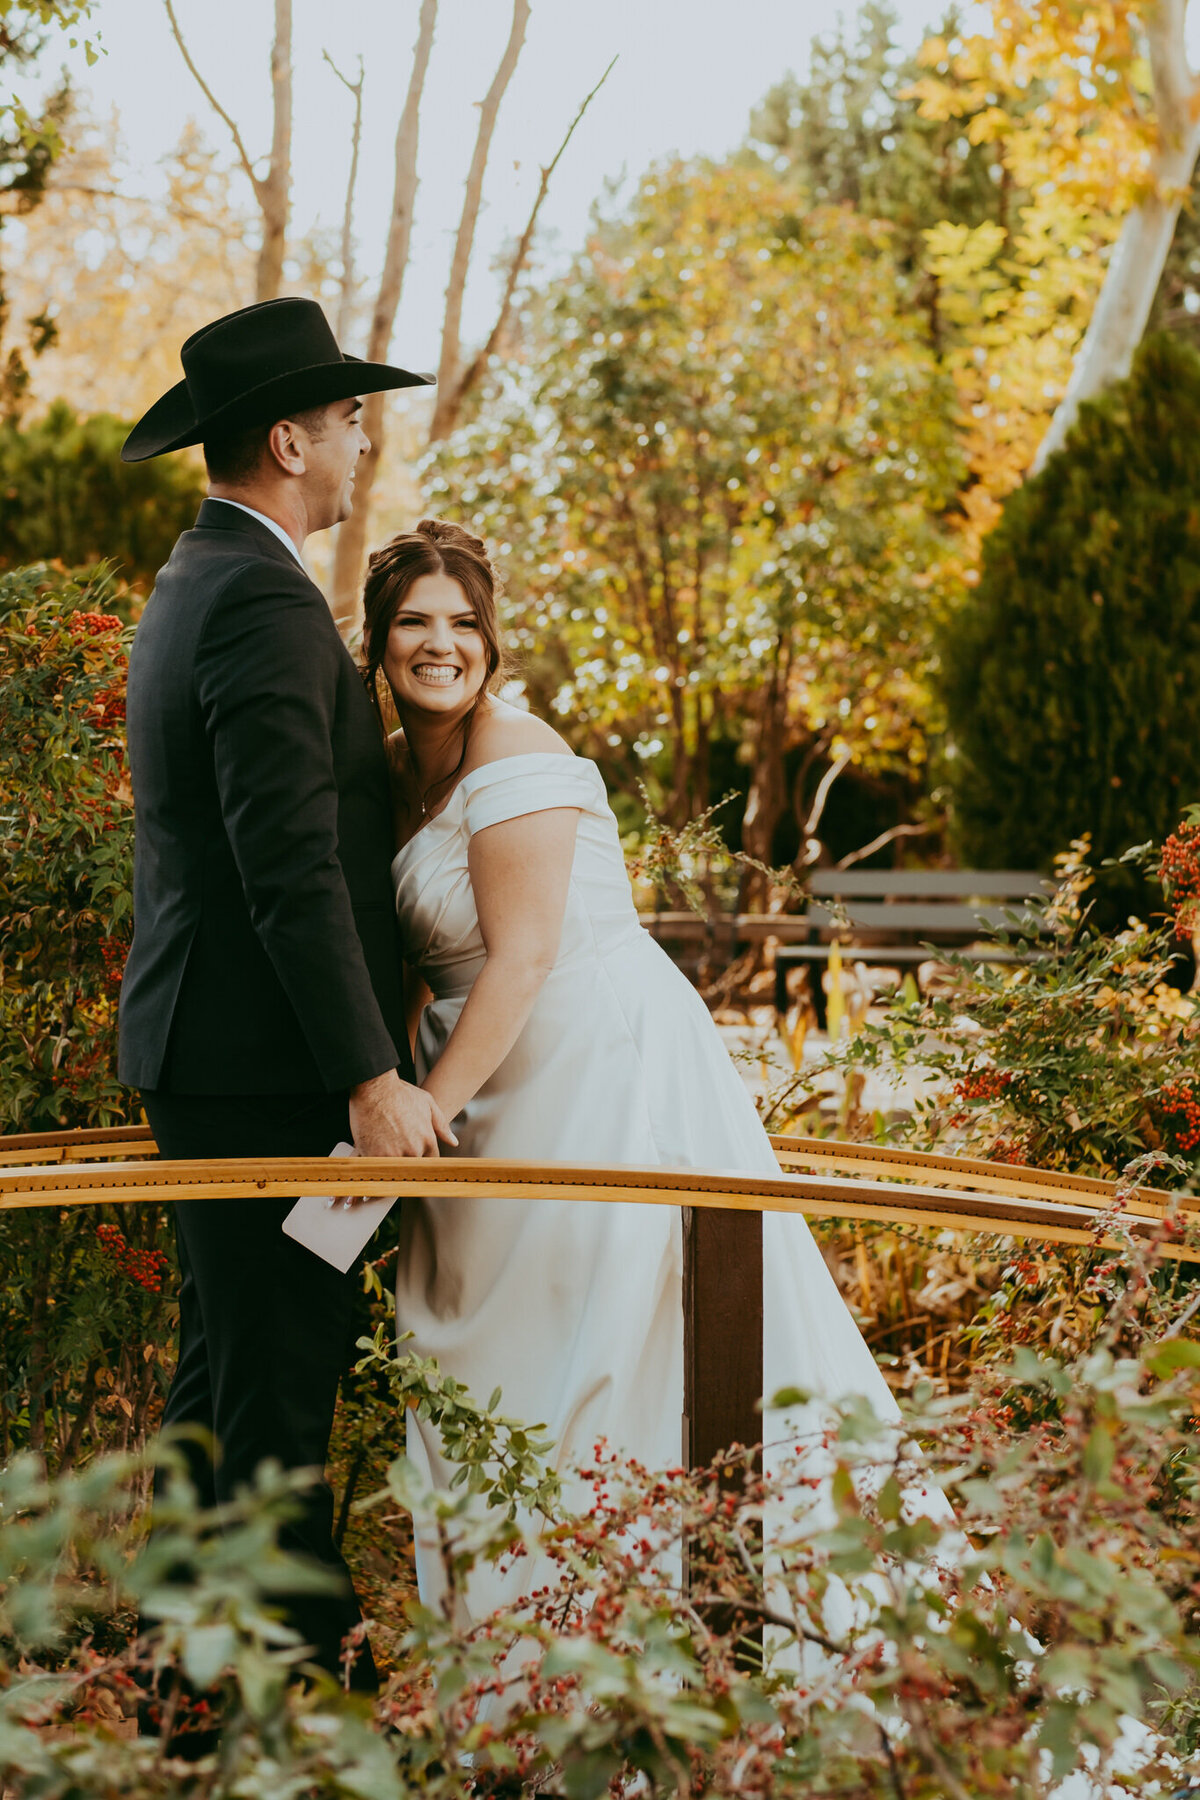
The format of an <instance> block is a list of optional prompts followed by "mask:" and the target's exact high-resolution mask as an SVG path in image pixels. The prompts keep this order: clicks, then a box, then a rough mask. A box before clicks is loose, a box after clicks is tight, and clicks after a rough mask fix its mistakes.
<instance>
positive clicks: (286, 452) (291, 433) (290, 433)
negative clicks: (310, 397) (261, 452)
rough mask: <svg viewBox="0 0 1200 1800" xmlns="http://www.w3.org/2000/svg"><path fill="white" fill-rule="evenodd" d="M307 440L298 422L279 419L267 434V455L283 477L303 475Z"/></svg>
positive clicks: (305, 464) (306, 464)
mask: <svg viewBox="0 0 1200 1800" xmlns="http://www.w3.org/2000/svg"><path fill="white" fill-rule="evenodd" d="M307 449H308V440H307V438H306V437H305V434H304V432H303V430H302V429H301V427H300V425H299V423H298V421H296V420H295V419H280V420H279V421H278V423H277V424H275V425H272V427H271V429H270V431H268V433H267V455H268V456H269V457H270V458H271V460H272V462H274V463H275V465H276V466H277V467H278V468H279V469H281V470H282V471H283V473H284V474H285V475H303V474H304V473H305V471H306V469H307V467H308V463H307V458H306V452H307Z"/></svg>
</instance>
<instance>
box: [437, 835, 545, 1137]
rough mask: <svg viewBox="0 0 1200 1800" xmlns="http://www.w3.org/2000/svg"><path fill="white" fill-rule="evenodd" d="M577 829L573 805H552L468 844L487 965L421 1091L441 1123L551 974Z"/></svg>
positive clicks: (518, 1026) (505, 1048)
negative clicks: (436, 1109) (437, 1108)
mask: <svg viewBox="0 0 1200 1800" xmlns="http://www.w3.org/2000/svg"><path fill="white" fill-rule="evenodd" d="M578 824H579V809H578V808H577V807H555V808H553V809H552V810H551V811H547V812H536V813H525V814H523V815H522V816H521V817H520V818H518V819H506V820H505V821H504V823H503V824H500V825H489V826H487V827H486V828H485V829H484V830H482V831H477V832H476V833H475V835H474V836H473V837H472V839H471V846H470V851H469V868H470V873H471V886H472V888H473V889H474V893H475V907H476V911H477V912H478V914H479V929H480V932H481V934H482V937H483V942H484V947H485V949H486V950H487V961H486V963H485V964H484V966H483V968H482V969H481V970H480V972H479V974H478V975H477V976H476V978H475V985H474V986H473V987H472V989H471V992H470V994H469V995H468V997H467V1003H466V1005H465V1006H464V1007H463V1009H462V1012H461V1014H460V1015H459V1019H458V1023H457V1024H456V1025H455V1027H454V1030H453V1031H452V1032H451V1033H450V1037H449V1040H448V1042H447V1044H446V1048H445V1049H444V1050H443V1052H442V1054H441V1056H440V1057H439V1058H438V1060H437V1063H436V1065H435V1067H434V1068H432V1069H431V1070H430V1072H429V1074H428V1075H427V1076H426V1078H425V1080H424V1081H423V1082H422V1083H421V1085H422V1087H423V1088H424V1089H425V1090H426V1092H427V1093H429V1094H432V1096H433V1098H434V1099H435V1100H436V1101H437V1103H438V1105H439V1106H440V1107H441V1108H442V1109H443V1111H444V1112H445V1114H446V1117H447V1118H448V1119H452V1118H453V1117H454V1116H455V1114H456V1113H459V1112H461V1111H462V1109H463V1107H464V1106H465V1105H466V1103H467V1101H468V1100H470V1099H471V1097H472V1095H474V1094H476V1093H478V1091H479V1089H480V1088H481V1087H482V1086H483V1084H484V1082H485V1081H486V1080H487V1079H488V1077H489V1075H491V1074H492V1073H493V1072H494V1071H495V1070H496V1069H497V1068H499V1066H500V1064H501V1063H502V1062H503V1061H504V1058H505V1057H506V1056H507V1055H508V1053H509V1051H510V1050H511V1049H512V1047H513V1045H514V1044H515V1043H516V1041H517V1039H518V1037H519V1036H520V1035H521V1032H522V1030H523V1029H524V1026H525V1021H526V1020H527V1019H528V1017H529V1014H530V1012H531V1011H532V1010H533V1003H534V1001H535V1000H536V999H537V997H538V993H539V992H540V990H541V987H542V984H543V983H544V981H545V979H546V977H547V975H549V973H550V971H551V969H552V968H553V967H554V962H555V958H556V957H557V955H558V946H559V941H560V939H561V937H562V926H563V916H564V914H565V913H566V910H567V890H568V887H569V885H570V880H571V864H572V862H573V861H574V858H575V832H576V829H577V827H578Z"/></svg>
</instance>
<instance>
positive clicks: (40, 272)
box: [11, 114, 334, 420]
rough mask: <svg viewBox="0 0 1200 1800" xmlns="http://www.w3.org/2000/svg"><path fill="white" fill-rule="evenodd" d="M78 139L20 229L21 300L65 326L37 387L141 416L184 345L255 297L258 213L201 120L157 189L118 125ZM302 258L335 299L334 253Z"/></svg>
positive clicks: (43, 398)
mask: <svg viewBox="0 0 1200 1800" xmlns="http://www.w3.org/2000/svg"><path fill="white" fill-rule="evenodd" d="M71 138H72V142H71V145H70V147H69V148H68V149H67V150H66V151H65V152H64V153H63V155H62V156H61V157H60V158H59V160H58V161H57V163H56V165H55V168H54V170H53V173H52V175H51V178H50V180H49V182H48V184H47V187H46V190H45V194H44V197H43V201H42V204H41V205H40V206H39V208H38V209H37V211H36V212H34V213H31V214H30V215H29V216H28V217H27V218H23V219H20V220H16V221H13V224H12V227H11V230H12V238H13V243H14V248H15V249H16V250H19V256H15V257H14V260H13V270H12V276H11V292H12V295H13V300H14V304H15V306H17V307H18V308H19V309H20V310H21V311H22V312H24V313H28V312H30V311H32V310H34V309H35V308H36V307H39V306H40V307H42V308H44V309H45V310H46V311H47V312H48V313H49V314H50V316H51V317H52V319H53V321H54V327H55V341H54V343H53V344H52V345H51V346H50V347H49V348H48V349H47V350H46V352H45V354H44V355H43V356H42V357H41V358H40V360H39V363H38V365H37V368H36V370H35V374H34V384H33V390H32V391H33V395H34V397H35V398H36V399H37V400H38V401H39V402H40V403H45V402H48V401H50V400H52V399H54V398H56V397H57V396H59V395H64V394H65V395H69V396H70V398H71V401H72V404H73V405H75V406H76V407H78V408H80V409H81V410H83V411H89V412H110V413H114V414H115V415H117V416H118V417H120V418H125V419H130V420H132V419H134V418H136V417H137V416H138V415H139V414H140V413H141V412H142V411H144V410H145V408H146V407H148V406H149V405H150V404H151V403H152V402H153V401H154V400H155V399H156V398H157V397H158V395H159V394H161V393H164V392H165V391H166V389H167V388H169V387H170V386H171V385H172V383H173V382H176V381H178V379H179V346H180V344H181V343H182V341H183V340H184V338H186V337H187V336H188V335H189V334H190V333H191V332H192V331H194V330H196V329H197V328H198V327H199V326H201V325H203V324H206V323H207V322H208V321H209V320H211V319H214V318H217V317H219V316H220V314H222V313H224V312H228V311H229V310H230V308H231V307H232V306H236V305H239V304H245V303H246V302H248V301H250V300H251V299H252V298H253V296H254V280H255V263H256V252H255V250H254V248H253V218H252V215H251V213H250V209H249V207H248V206H247V204H246V202H245V198H244V193H243V191H242V188H241V182H240V178H239V176H238V174H237V172H236V170H231V169H230V168H228V167H227V166H226V165H225V164H224V162H223V161H222V160H221V159H220V158H219V157H218V156H217V155H216V154H215V152H214V151H213V150H212V149H211V148H210V147H208V146H207V145H206V144H205V142H204V140H203V139H202V137H201V135H200V133H199V131H198V130H197V128H196V127H195V126H194V125H192V124H189V125H187V126H186V127H185V129H184V132H183V136H182V137H181V139H180V142H179V143H178V145H177V146H176V147H175V149H174V150H173V151H172V152H171V153H170V155H168V156H167V157H165V158H164V159H163V161H162V163H161V164H160V172H161V177H162V191H160V192H157V193H155V194H147V193H145V192H144V191H142V189H141V187H140V184H139V182H138V178H137V176H136V174H135V173H134V172H133V171H131V170H130V168H129V166H128V163H127V160H126V156H125V152H124V149H123V146H122V141H121V132H120V123H119V121H118V120H116V119H114V118H111V117H110V118H108V119H106V120H104V121H103V123H99V122H97V121H95V120H91V119H89V118H87V117H86V115H82V114H77V116H76V119H75V121H74V123H73V125H72V131H71ZM294 249H295V253H296V254H297V255H298V256H301V255H306V256H307V260H308V262H309V265H310V271H311V272H310V275H309V284H310V291H311V292H313V293H315V294H316V295H318V296H322V295H328V296H332V294H333V292H334V283H333V279H332V277H331V275H330V272H329V268H328V266H327V265H325V266H321V254H320V252H321V249H322V246H321V245H319V244H313V245H312V246H309V247H308V248H307V249H306V246H305V245H304V243H303V240H302V241H301V242H300V243H299V244H297V245H295V246H294Z"/></svg>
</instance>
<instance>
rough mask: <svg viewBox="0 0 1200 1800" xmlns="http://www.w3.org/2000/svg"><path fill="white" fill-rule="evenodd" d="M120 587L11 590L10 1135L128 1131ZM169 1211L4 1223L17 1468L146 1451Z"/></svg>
mask: <svg viewBox="0 0 1200 1800" xmlns="http://www.w3.org/2000/svg"><path fill="white" fill-rule="evenodd" d="M114 593H115V583H114V582H113V580H112V578H111V577H107V576H99V577H86V576H81V577H77V576H74V575H66V574H63V573H61V572H59V571H55V570H53V569H50V568H46V567H44V566H43V567H41V568H32V569H20V570H17V571H15V572H14V573H12V574H8V575H0V716H2V717H3V720H4V730H3V733H2V734H0V1131H4V1132H13V1131H16V1132H21V1131H46V1130H53V1129H56V1128H58V1127H60V1126H68V1127H74V1126H88V1125H109V1124H120V1123H124V1122H126V1121H128V1120H132V1119H136V1118H137V1116H138V1108H137V1102H136V1099H135V1097H134V1096H133V1095H132V1094H130V1093H128V1092H127V1091H126V1090H125V1089H124V1088H122V1087H121V1086H120V1085H119V1083H118V1081H117V1075H116V998H117V989H118V987H119V984H120V978H121V970H122V967H123V964H124V959H125V951H126V948H127V945H128V935H129V928H130V922H131V921H130V909H131V905H132V897H131V893H130V875H131V858H132V850H133V814H132V808H131V806H130V800H129V791H128V787H127V785H126V781H125V762H124V691H125V656H126V648H127V642H128V636H129V633H128V630H127V629H126V627H124V626H123V625H122V623H121V621H120V619H119V618H118V617H117V616H116V615H115V614H114V613H113V612H112V611H111V607H112V605H113V604H114ZM168 1241H169V1239H168V1234H167V1230H166V1221H165V1215H164V1213H163V1210H162V1208H160V1207H154V1206H140V1207H128V1208H116V1209H112V1208H104V1209H102V1210H99V1209H96V1208H93V1207H79V1208H75V1209H73V1210H71V1211H70V1212H68V1213H66V1214H64V1215H62V1216H61V1217H60V1216H59V1215H58V1214H57V1213H54V1212H48V1211H42V1210H35V1211H30V1212H3V1213H0V1456H5V1455H7V1454H9V1453H10V1452H11V1451H12V1450H13V1449H14V1448H16V1447H20V1446H24V1445H28V1446H31V1447H32V1448H34V1449H36V1450H38V1451H39V1452H41V1453H42V1454H43V1455H44V1456H45V1457H46V1458H47V1459H48V1461H49V1462H50V1463H51V1465H52V1466H54V1467H58V1468H64V1467H70V1466H71V1465H72V1464H73V1463H75V1462H77V1461H78V1460H80V1458H81V1457H83V1456H84V1455H86V1454H87V1453H90V1452H91V1451H92V1450H94V1449H95V1448H97V1447H98V1446H108V1447H113V1448H116V1447H134V1446H137V1445H140V1444H141V1443H143V1442H144V1441H145V1436H146V1433H147V1431H148V1430H149V1429H151V1428H152V1426H153V1423H154V1420H155V1418H156V1416H157V1409H158V1403H159V1399H160V1396H161V1392H162V1389H163V1386H164V1385H165V1381H166V1375H167V1370H168V1351H167V1345H168V1344H169V1341H170V1338H171V1332H170V1329H169V1327H168V1324H167V1320H166V1311H167V1305H168V1302H167V1300H166V1297H165V1295H164V1292H163V1290H164V1288H167V1287H169V1286H170V1283H169V1281H168V1280H167V1279H166V1264H167V1248H166V1246H167V1244H168Z"/></svg>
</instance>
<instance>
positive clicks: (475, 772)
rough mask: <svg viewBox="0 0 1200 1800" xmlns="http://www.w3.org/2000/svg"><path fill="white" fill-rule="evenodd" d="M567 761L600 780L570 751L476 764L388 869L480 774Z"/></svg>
mask: <svg viewBox="0 0 1200 1800" xmlns="http://www.w3.org/2000/svg"><path fill="white" fill-rule="evenodd" d="M567 762H569V763H573V764H575V765H576V766H577V767H579V768H583V769H587V770H588V771H589V772H590V773H591V774H593V775H596V776H598V777H599V778H600V780H601V782H603V779H604V778H603V776H601V775H600V771H599V769H598V768H597V767H596V764H595V763H594V762H593V761H592V759H591V757H590V756H577V755H576V754H575V752H574V751H573V750H567V751H563V750H522V751H520V752H519V753H518V754H517V755H516V756H493V757H492V759H491V761H490V762H485V763H480V764H479V766H478V768H474V769H469V770H468V771H467V773H466V774H465V775H464V776H462V777H461V779H460V780H458V781H456V782H455V784H454V786H453V787H452V788H451V789H450V792H449V793H448V794H447V795H446V798H445V799H444V800H443V802H442V804H441V805H440V806H439V807H438V809H437V811H436V812H435V813H434V814H432V816H431V817H430V818H428V819H426V821H425V823H424V824H423V825H418V826H417V829H416V830H415V831H414V832H413V834H412V836H411V837H410V838H406V839H405V841H404V843H403V844H401V846H400V848H399V849H398V850H397V852H396V854H395V856H393V858H392V868H393V869H394V868H395V866H396V864H397V863H398V862H399V860H400V858H401V857H402V856H403V855H404V853H405V851H406V850H410V849H411V848H412V846H413V845H414V844H415V843H416V841H417V839H418V838H419V837H420V836H421V833H422V832H424V831H428V830H429V829H430V827H431V826H433V825H440V824H441V822H442V820H443V819H444V818H445V817H446V815H447V813H448V812H449V811H450V808H451V807H452V806H453V805H454V802H455V801H456V800H457V799H458V797H459V796H460V795H462V796H463V797H464V798H465V797H466V795H467V792H468V789H473V788H475V787H478V786H479V785H480V783H479V779H478V778H479V777H480V776H483V775H489V774H491V773H492V771H494V770H497V769H509V768H514V767H515V765H516V764H518V763H567Z"/></svg>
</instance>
